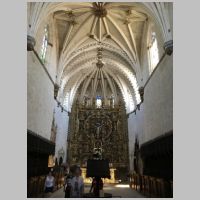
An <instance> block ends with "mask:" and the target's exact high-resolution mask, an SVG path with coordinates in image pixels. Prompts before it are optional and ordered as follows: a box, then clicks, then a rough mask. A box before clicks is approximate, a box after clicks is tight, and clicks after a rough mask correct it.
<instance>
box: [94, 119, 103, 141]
mask: <svg viewBox="0 0 200 200" xmlns="http://www.w3.org/2000/svg"><path fill="white" fill-rule="evenodd" d="M101 131H102V124H101V123H98V122H97V123H96V135H95V136H96V139H99V138H100V134H101Z"/></svg>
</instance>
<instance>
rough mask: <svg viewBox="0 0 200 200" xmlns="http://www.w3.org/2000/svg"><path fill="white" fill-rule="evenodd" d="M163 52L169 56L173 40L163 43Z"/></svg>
mask: <svg viewBox="0 0 200 200" xmlns="http://www.w3.org/2000/svg"><path fill="white" fill-rule="evenodd" d="M164 50H165V53H166V54H167V55H171V54H172V52H173V40H169V41H167V42H165V43H164Z"/></svg>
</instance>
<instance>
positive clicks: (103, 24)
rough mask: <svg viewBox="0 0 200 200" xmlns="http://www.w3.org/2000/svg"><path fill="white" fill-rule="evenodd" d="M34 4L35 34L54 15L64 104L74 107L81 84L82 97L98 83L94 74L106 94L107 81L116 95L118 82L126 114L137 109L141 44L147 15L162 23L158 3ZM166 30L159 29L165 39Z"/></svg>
mask: <svg viewBox="0 0 200 200" xmlns="http://www.w3.org/2000/svg"><path fill="white" fill-rule="evenodd" d="M36 4H37V3H32V5H31V6H32V11H34V9H35V13H37V12H38V13H40V14H38V16H37V18H36V17H35V18H33V17H32V18H31V19H29V21H30V22H32V24H34V26H32V27H31V29H30V33H31V32H32V33H33V34H34V31H36V30H37V26H39V24H40V23H41V22H40V19H42V18H47V17H48V16H50V15H52V16H53V19H54V22H55V30H56V31H55V32H56V37H57V47H58V58H59V61H58V72H57V82H58V83H59V85H60V94H59V96H60V98H61V99H62V100H63V102H67V104H65V106H66V107H67V109H68V110H70V108H71V106H72V104H73V102H74V99H75V96H76V94H77V91H78V89H79V88H80V87H81V90H82V92H81V98H83V97H84V96H85V95H86V91H87V88H88V87H89V86H90V85H92V86H91V87H90V88H93V90H94V89H95V88H97V87H98V83H97V82H98V81H95V77H96V79H98V77H99V76H100V80H101V81H100V82H101V83H99V84H100V85H101V88H102V90H103V91H102V93H103V94H105V93H106V91H105V84H107V85H109V88H110V90H111V91H112V93H113V95H115V96H116V94H117V93H116V92H115V89H114V85H117V87H118V88H119V90H120V92H121V94H122V96H123V99H124V102H125V105H126V109H127V112H130V111H132V110H134V108H135V106H136V105H137V104H139V103H140V101H141V100H140V95H139V92H138V87H139V82H140V80H141V78H142V75H141V47H142V43H143V42H144V39H145V38H144V35H145V31H146V29H145V26H146V23H147V22H148V20H149V19H153V20H155V23H157V24H158V25H159V24H162V20H161V19H160V18H159V14H158V13H159V10H157V13H156V12H155V8H154V7H156V6H157V7H159V6H160V4H158V5H156V4H151V3H149V4H148V3H131V2H129V3H108V2H104V3H92V2H91V3H69V2H66V3H40V4H39V3H38V4H37V6H36ZM153 6H154V7H153ZM33 8H34V9H33ZM36 8H37V9H36ZM31 20H32V21H31ZM33 22H34V23H33ZM166 28H167V27H160V29H161V30H162V34H163V38H164V40H165V39H166V37H167V36H166V35H165V29H166ZM54 36H55V34H54ZM99 48H101V49H102V53H101V57H102V58H101V61H102V63H103V66H102V67H101V69H99V68H98V66H97V65H96V63H97V62H98V59H97V53H98V49H99ZM98 74H99V76H98ZM105 81H106V83H105ZM87 82H88V83H87ZM95 83H96V85H94V84H95ZM84 92H85V93H84ZM105 98H107V97H105Z"/></svg>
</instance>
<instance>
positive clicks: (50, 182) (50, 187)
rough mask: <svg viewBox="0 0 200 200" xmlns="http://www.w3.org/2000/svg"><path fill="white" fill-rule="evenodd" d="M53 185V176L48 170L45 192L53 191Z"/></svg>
mask: <svg viewBox="0 0 200 200" xmlns="http://www.w3.org/2000/svg"><path fill="white" fill-rule="evenodd" d="M54 186H55V178H54V177H53V176H52V172H51V171H50V172H49V174H48V175H47V177H46V180H45V184H44V187H45V193H49V192H53V189H54Z"/></svg>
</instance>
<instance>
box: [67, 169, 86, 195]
mask: <svg viewBox="0 0 200 200" xmlns="http://www.w3.org/2000/svg"><path fill="white" fill-rule="evenodd" d="M80 175H81V170H80V168H77V169H76V171H75V176H74V177H73V178H72V179H71V195H70V196H71V197H72V198H79V197H82V196H83V193H84V183H83V178H82V177H81V176H80Z"/></svg>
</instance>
